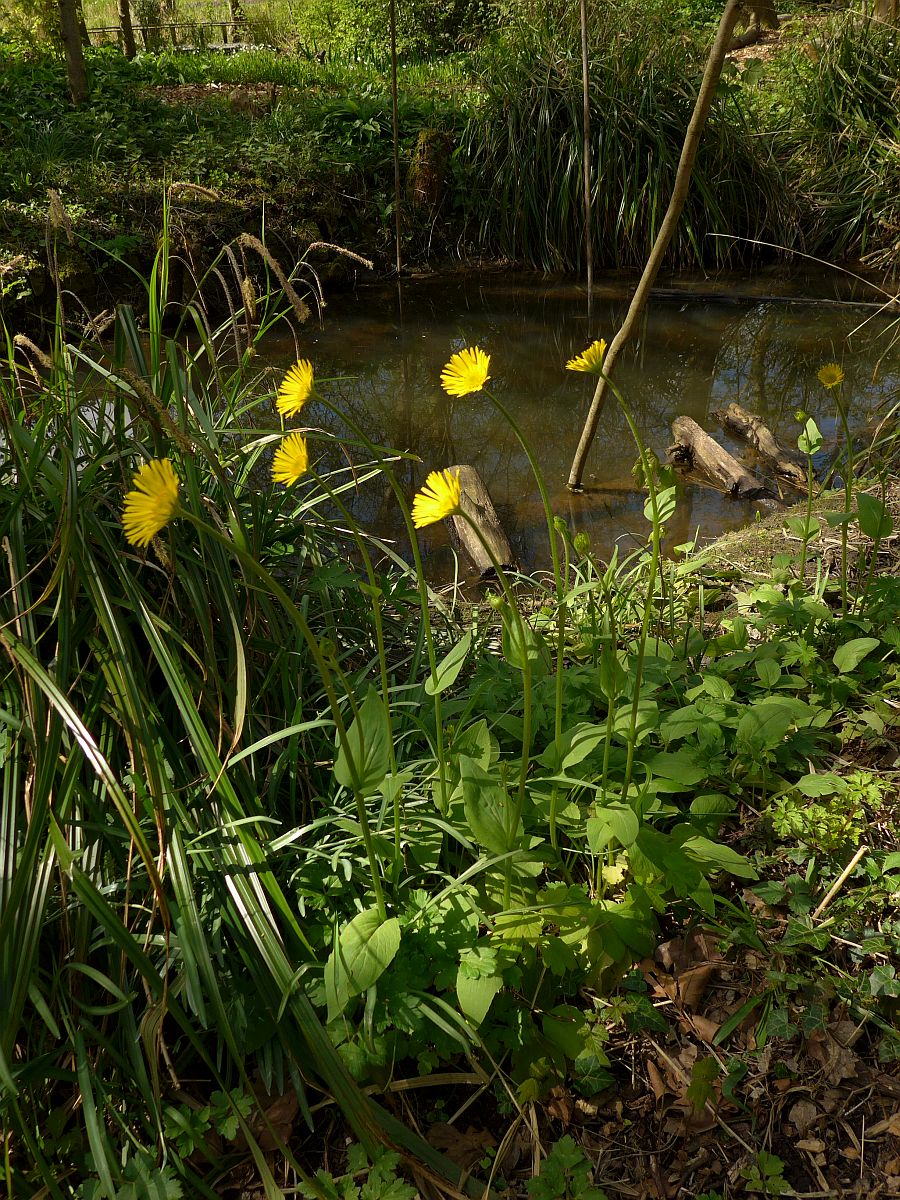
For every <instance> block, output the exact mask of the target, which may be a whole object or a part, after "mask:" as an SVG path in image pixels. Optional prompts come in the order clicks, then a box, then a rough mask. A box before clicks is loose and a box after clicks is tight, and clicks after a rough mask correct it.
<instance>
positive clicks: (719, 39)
mask: <svg viewBox="0 0 900 1200" xmlns="http://www.w3.org/2000/svg"><path fill="white" fill-rule="evenodd" d="M740 9H741V0H728V3H727V4H726V5H725V11H724V12H723V13H722V19H721V21H720V22H719V29H718V32H717V33H716V39H715V41H714V42H713V44H712V49H711V50H710V52H709V59H708V60H707V63H706V70H705V71H704V73H703V82H702V83H701V84H700V92H699V94H698V96H697V103H696V104H695V105H694V111H693V114H692V116H691V120H690V123H689V125H688V127H687V133H686V134H685V137H684V145H683V146H682V148H681V158H680V159H679V161H678V170H677V171H676V173H675V184H674V186H673V188H672V198H671V200H670V201H669V207H668V208H667V209H666V215H665V217H664V218H663V223H662V225H661V226H660V230H659V233H658V234H657V235H656V241H655V242H654V243H653V249H652V250H651V251H650V257H649V258H648V259H647V265H646V266H645V267H644V273H643V275H642V276H641V278H640V282H639V283H638V285H637V289H636V290H635V293H634V296H633V297H632V301H631V304H630V306H629V308H628V312H627V314H626V316H625V320H624V321H623V322H622V327H621V329H620V330H619V332H618V333H617V334H616V336H615V337H614V338H613V340H612V344H611V345H610V347H609V349H608V350H607V352H606V358H605V359H604V361H603V374H602V375H601V376H600V379H599V380H598V382H597V389H596V391H595V392H594V399H593V400H592V401H591V408H590V412H589V413H588V415H587V420H586V421H585V423H584V429H583V430H582V431H581V440H580V441H579V443H578V449H577V450H576V451H575V457H574V458H573V460H572V467H571V470H570V471H569V482H568V487H569V490H570V491H573V492H580V491H581V490H582V486H581V477H582V475H583V474H584V463H585V459H586V458H587V453H588V450H590V448H591V443H592V442H593V440H594V434H595V433H596V432H597V423H598V422H599V420H600V414H601V412H602V411H603V402H604V400H605V399H606V380H607V377H608V376H611V375H612V373H613V368H614V367H615V364H616V359H617V358H618V356H619V353H620V351H621V349H622V347H623V346H624V345H625V343H626V342H627V341H628V339H629V338H630V337H631V334H632V331H633V329H634V327H635V325H636V324H637V320H638V318H639V317H640V315H641V313H642V312H643V310H644V308H645V306H646V304H647V299H648V297H649V295H650V289H651V288H652V287H653V281H654V280H655V279H656V276H657V274H658V272H659V268H660V265H661V264H662V260H663V258H664V257H665V253H666V251H667V250H668V248H669V242H670V241H671V240H672V235H673V234H674V232H675V227H676V225H677V224H678V220H679V218H680V216H681V211H682V209H683V208H684V202H685V200H686V199H687V194H688V187H689V185H690V182H691V172H692V171H693V169H694V159H695V158H696V157H697V148H698V146H699V145H700V135H701V134H702V132H703V127H704V125H705V124H706V118H707V115H708V113H709V107H710V105H711V104H712V99H713V95H714V93H715V90H716V84H717V83H718V82H719V75H720V74H721V73H722V63H723V62H724V61H725V55H726V53H727V52H728V43H729V41H730V40H731V33H732V30H733V29H734V26H735V22H736V21H737V18H738V15H739V13H740Z"/></svg>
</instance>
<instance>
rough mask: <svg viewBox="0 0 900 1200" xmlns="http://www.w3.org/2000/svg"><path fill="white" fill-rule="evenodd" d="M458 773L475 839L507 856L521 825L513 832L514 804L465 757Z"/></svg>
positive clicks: (502, 790)
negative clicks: (511, 825) (510, 826)
mask: <svg viewBox="0 0 900 1200" xmlns="http://www.w3.org/2000/svg"><path fill="white" fill-rule="evenodd" d="M459 771H460V777H461V779H462V790H463V807H464V809H465V814H466V823H467V824H468V826H469V831H470V832H471V834H472V837H473V838H474V839H475V841H476V842H478V843H479V845H481V846H483V847H484V848H485V850H489V851H490V852H491V854H505V853H506V852H507V850H510V849H512V847H513V846H514V845H515V844H516V841H517V839H518V836H519V833H520V832H521V822H519V828H518V829H516V830H510V828H509V825H510V822H511V821H512V812H513V804H512V801H511V800H510V798H509V796H508V795H507V793H506V790H505V788H504V786H503V784H502V783H501V782H500V781H499V779H497V777H496V776H494V775H490V774H488V772H487V771H485V770H484V768H483V767H480V766H479V765H478V763H477V762H475V760H474V759H472V758H469V757H468V756H467V755H465V754H461V755H460V756H459Z"/></svg>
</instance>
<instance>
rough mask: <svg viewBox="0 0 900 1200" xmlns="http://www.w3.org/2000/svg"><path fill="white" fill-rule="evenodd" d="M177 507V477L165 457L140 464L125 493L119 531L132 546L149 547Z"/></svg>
mask: <svg viewBox="0 0 900 1200" xmlns="http://www.w3.org/2000/svg"><path fill="white" fill-rule="evenodd" d="M177 508H178V476H177V475H176V474H175V468H174V467H173V466H172V464H171V463H170V462H169V460H168V459H167V458H154V459H151V461H150V462H148V463H144V465H143V466H142V467H140V468H139V469H138V472H137V474H136V475H135V477H134V491H133V492H126V494H125V506H124V508H123V509H122V529H123V530H124V532H125V537H126V538H127V539H128V541H129V542H131V544H132V546H149V544H150V541H151V539H152V538H154V537H156V535H157V534H158V533H159V531H160V530H161V529H162V528H163V526H164V525H167V524H168V522H169V521H170V520H171V519H172V517H173V515H174V514H175V512H176V510H177Z"/></svg>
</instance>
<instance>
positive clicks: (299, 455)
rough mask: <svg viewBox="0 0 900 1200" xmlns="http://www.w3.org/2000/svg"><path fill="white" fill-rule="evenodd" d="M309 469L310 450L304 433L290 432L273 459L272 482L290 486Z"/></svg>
mask: <svg viewBox="0 0 900 1200" xmlns="http://www.w3.org/2000/svg"><path fill="white" fill-rule="evenodd" d="M308 469H309V450H308V449H307V446H306V438H305V437H304V436H303V434H302V433H290V434H288V436H287V437H286V438H285V439H284V441H283V442H282V443H281V445H280V446H279V447H278V449H277V450H276V451H275V455H274V457H273V459H272V482H273V483H283V484H284V486H285V487H289V486H290V485H291V484H292V483H296V482H297V480H298V479H299V478H300V476H301V475H305V474H306V472H307V470H308Z"/></svg>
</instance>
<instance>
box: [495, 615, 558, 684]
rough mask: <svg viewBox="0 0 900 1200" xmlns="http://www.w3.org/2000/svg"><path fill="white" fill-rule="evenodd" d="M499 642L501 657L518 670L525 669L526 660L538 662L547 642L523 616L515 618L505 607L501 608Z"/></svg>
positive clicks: (544, 651) (545, 649)
mask: <svg viewBox="0 0 900 1200" xmlns="http://www.w3.org/2000/svg"><path fill="white" fill-rule="evenodd" d="M501 643H502V646H503V657H504V658H505V659H506V661H507V662H508V663H509V665H510V666H511V667H516V668H518V670H520V671H523V670H524V669H525V663H526V662H531V663H532V664H534V663H536V662H539V661H540V660H541V659H543V658H544V657H545V656H546V652H547V643H546V642H545V641H544V639H543V638H542V637H541V635H540V634H539V633H536V632H535V631H534V630H533V629H532V628H531V626H530V625H529V624H528V622H527V621H526V620H525V619H524V618H519V619H517V618H516V617H514V616H513V615H512V614H511V613H510V612H509V611H508V610H507V609H504V610H503V633H502V637H501Z"/></svg>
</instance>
